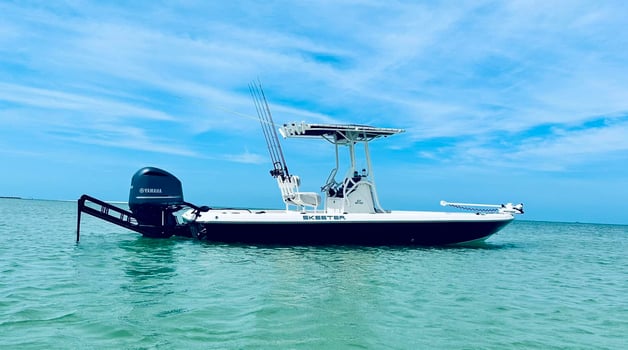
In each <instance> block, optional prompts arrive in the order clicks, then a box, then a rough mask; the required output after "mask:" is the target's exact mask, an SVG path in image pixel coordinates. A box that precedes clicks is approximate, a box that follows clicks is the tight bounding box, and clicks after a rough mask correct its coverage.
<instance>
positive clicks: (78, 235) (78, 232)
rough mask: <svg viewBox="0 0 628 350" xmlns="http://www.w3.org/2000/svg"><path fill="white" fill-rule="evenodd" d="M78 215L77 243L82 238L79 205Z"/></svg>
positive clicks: (79, 208) (79, 207)
mask: <svg viewBox="0 0 628 350" xmlns="http://www.w3.org/2000/svg"><path fill="white" fill-rule="evenodd" d="M77 208H78V215H77V216H76V243H78V241H79V238H80V237H81V206H80V205H78V206H77Z"/></svg>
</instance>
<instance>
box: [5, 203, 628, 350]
mask: <svg viewBox="0 0 628 350" xmlns="http://www.w3.org/2000/svg"><path fill="white" fill-rule="evenodd" d="M519 218H521V217H519ZM75 225H76V203H74V202H55V201H37V200H15V199H0V349H155V348H156V349H352V348H355V349H513V348H520V349H626V348H628V226H613V225H593V224H570V223H549V222H529V221H527V222H526V221H516V222H514V223H513V224H511V225H510V226H508V227H507V228H506V229H504V230H503V231H501V232H500V233H498V234H497V235H496V236H493V237H492V238H491V239H489V241H488V242H487V244H486V246H485V247H481V248H342V247H340V248H339V247H336V248H311V247H300V248H265V247H248V246H227V245H213V244H208V243H203V242H197V241H194V240H188V239H177V238H173V239H166V240H156V239H148V238H143V237H141V236H140V235H138V234H135V233H132V232H130V231H126V230H124V229H122V228H118V227H116V226H114V225H112V224H108V223H105V222H101V221H98V220H97V219H95V218H92V217H90V216H87V215H85V216H84V217H83V225H82V231H81V233H82V235H81V241H80V243H78V244H77V243H76V242H75Z"/></svg>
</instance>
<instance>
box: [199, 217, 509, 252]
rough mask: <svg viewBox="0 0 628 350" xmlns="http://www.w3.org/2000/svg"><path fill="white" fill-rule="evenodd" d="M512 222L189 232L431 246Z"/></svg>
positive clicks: (214, 227)
mask: <svg viewBox="0 0 628 350" xmlns="http://www.w3.org/2000/svg"><path fill="white" fill-rule="evenodd" d="M511 221H512V220H499V221H473V222H421V223H408V222H368V223H366V222H359V223H355V222H334V223H312V222H308V223H276V222H274V223H259V222H256V223H241V222H240V223H204V224H196V225H194V224H192V226H193V231H192V232H193V233H194V234H197V236H198V237H199V238H203V239H207V240H209V241H213V242H222V243H241V244H270V245H364V246H379V245H406V246H407V245H420V246H433V245H447V244H456V243H462V242H469V241H474V240H480V239H483V238H486V237H489V236H491V235H492V234H494V233H496V232H497V231H499V230H500V229H502V228H503V227H504V226H506V225H508V224H509V223H510V222H511ZM194 226H195V227H194Z"/></svg>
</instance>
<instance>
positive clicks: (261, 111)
mask: <svg viewBox="0 0 628 350" xmlns="http://www.w3.org/2000/svg"><path fill="white" fill-rule="evenodd" d="M249 91H250V92H251V96H252V97H253V102H254V103H255V109H256V110H257V116H258V119H259V122H260V125H261V126H262V131H263V132H264V139H265V140H266V146H267V147H268V153H269V154H270V160H271V161H272V162H273V170H271V171H270V175H271V176H272V177H279V176H281V177H282V178H285V177H287V176H289V173H288V166H287V165H286V160H285V158H284V156H283V151H282V150H281V144H280V143H279V137H278V136H277V128H276V127H275V122H274V121H273V116H272V114H271V113H270V107H268V102H267V101H266V95H264V90H263V89H262V84H261V83H260V82H259V81H258V82H257V83H255V82H252V83H250V84H249Z"/></svg>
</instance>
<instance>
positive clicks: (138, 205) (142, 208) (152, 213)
mask: <svg viewBox="0 0 628 350" xmlns="http://www.w3.org/2000/svg"><path fill="white" fill-rule="evenodd" d="M184 204H185V202H184V200H183V188H182V186H181V181H179V179H177V178H176V177H175V176H174V175H172V174H170V173H169V172H167V171H165V170H162V169H159V168H155V167H145V168H142V169H140V170H138V171H137V172H136V173H135V174H134V175H133V178H132V179H131V189H130V191H129V209H130V210H131V212H132V213H133V215H134V216H135V218H136V219H137V221H138V223H139V225H140V226H142V227H143V229H144V231H145V232H146V233H144V235H145V236H150V237H170V236H172V234H173V232H174V228H175V227H176V226H177V220H176V217H175V216H174V214H173V213H174V212H176V211H178V210H179V209H181V207H182V206H183V205H184Z"/></svg>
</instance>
